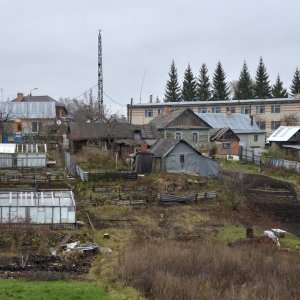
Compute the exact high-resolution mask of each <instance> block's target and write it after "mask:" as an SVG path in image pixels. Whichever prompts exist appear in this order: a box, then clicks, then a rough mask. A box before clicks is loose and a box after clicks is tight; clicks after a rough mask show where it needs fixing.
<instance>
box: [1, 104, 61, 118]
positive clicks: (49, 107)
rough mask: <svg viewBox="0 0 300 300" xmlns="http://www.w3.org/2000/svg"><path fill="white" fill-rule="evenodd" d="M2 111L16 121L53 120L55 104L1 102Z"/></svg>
mask: <svg viewBox="0 0 300 300" xmlns="http://www.w3.org/2000/svg"><path fill="white" fill-rule="evenodd" d="M0 111H1V112H2V113H4V114H8V115H9V118H10V119H11V120H14V119H53V118H55V117H56V109H55V102H0Z"/></svg>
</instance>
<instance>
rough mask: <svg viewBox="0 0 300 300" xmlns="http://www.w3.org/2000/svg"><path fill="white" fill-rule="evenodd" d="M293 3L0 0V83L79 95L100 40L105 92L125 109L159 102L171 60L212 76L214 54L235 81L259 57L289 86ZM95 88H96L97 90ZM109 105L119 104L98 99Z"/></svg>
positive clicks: (90, 76)
mask: <svg viewBox="0 0 300 300" xmlns="http://www.w3.org/2000/svg"><path fill="white" fill-rule="evenodd" d="M299 11H300V1H299V0H286V1H282V0H248V1H247V0H226V1H225V0H210V1H206V0H205V1H204V0H198V1H197V0H194V1H192V0H160V1H159V0H152V1H142V0H126V1H125V0H109V1H108V0H107V1H104V0H85V1H83V0H81V1H79V0H26V1H25V0H0V88H2V90H3V97H4V100H6V99H7V98H8V97H9V98H10V99H13V98H14V97H15V95H16V93H17V92H23V93H24V94H28V93H29V91H30V90H31V89H32V88H35V87H38V88H39V90H38V91H35V92H34V94H35V95H37V94H43V95H45V94H47V95H50V96H52V97H54V98H56V99H58V98H59V97H76V96H78V95H80V94H81V93H83V92H84V91H85V90H87V89H89V88H90V87H91V86H93V85H95V84H96V83H97V36H98V29H99V28H101V29H102V30H103V32H102V44H103V72H104V92H105V93H106V94H108V95H109V96H110V97H112V98H113V99H115V100H116V101H117V102H119V103H121V104H122V105H126V104H127V103H129V102H130V98H131V97H133V98H134V102H139V94H140V88H141V82H142V78H143V74H144V71H145V69H146V70H147V73H146V77H145V81H144V86H143V91H142V102H148V101H149V95H150V94H153V96H154V97H156V96H159V98H160V99H162V98H163V95H164V89H165V84H166V81H167V79H168V72H169V68H170V63H171V61H172V59H174V60H175V63H176V66H177V69H178V75H179V80H180V82H181V81H182V78H183V73H184V70H185V69H186V67H187V64H188V63H190V64H191V67H192V70H193V72H194V75H196V76H197V75H198V72H199V68H200V66H201V64H202V63H203V62H205V63H206V64H207V66H208V69H209V73H210V75H212V74H213V72H214V69H215V66H216V64H217V62H218V61H219V60H220V61H221V62H222V64H223V67H224V70H225V72H226V74H227V80H228V81H231V80H236V79H237V78H238V77H239V73H240V70H241V67H242V63H243V60H246V61H247V63H248V67H249V70H250V72H251V75H252V77H254V76H255V71H256V68H257V65H258V60H259V57H260V56H262V57H263V59H264V62H265V65H266V67H267V71H268V73H269V75H270V80H271V83H274V81H275V79H276V76H277V74H278V73H279V74H280V76H281V78H282V80H283V81H284V84H285V86H286V87H289V86H290V84H291V80H292V77H293V74H294V72H295V69H296V67H298V66H299V65H300V64H299V55H300V53H299V46H300V39H299V31H300V29H299V28H300V27H299ZM96 93H97V91H96V89H94V94H95V95H96ZM104 101H105V103H106V104H107V105H108V106H110V107H111V109H112V110H114V111H115V110H117V109H120V110H123V112H125V107H124V106H119V105H116V104H114V103H112V102H111V101H110V100H109V99H108V98H107V97H104Z"/></svg>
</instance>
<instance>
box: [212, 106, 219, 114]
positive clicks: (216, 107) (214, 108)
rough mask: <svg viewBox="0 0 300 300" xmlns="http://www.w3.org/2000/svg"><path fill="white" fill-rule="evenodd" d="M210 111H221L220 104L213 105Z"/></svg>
mask: <svg viewBox="0 0 300 300" xmlns="http://www.w3.org/2000/svg"><path fill="white" fill-rule="evenodd" d="M211 112H212V113H220V112H221V106H215V107H212V108H211Z"/></svg>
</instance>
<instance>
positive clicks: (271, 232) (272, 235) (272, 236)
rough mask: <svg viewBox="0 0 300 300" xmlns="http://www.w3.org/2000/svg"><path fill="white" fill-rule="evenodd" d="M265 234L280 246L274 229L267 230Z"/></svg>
mask: <svg viewBox="0 0 300 300" xmlns="http://www.w3.org/2000/svg"><path fill="white" fill-rule="evenodd" d="M264 236H266V237H268V238H270V239H271V240H272V241H273V242H274V244H276V246H277V248H280V243H279V240H278V237H277V236H276V235H275V233H274V232H273V231H271V230H265V231H264Z"/></svg>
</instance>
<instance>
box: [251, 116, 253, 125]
mask: <svg viewBox="0 0 300 300" xmlns="http://www.w3.org/2000/svg"><path fill="white" fill-rule="evenodd" d="M250 120H251V121H250V124H251V126H253V116H252V115H251V116H250Z"/></svg>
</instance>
